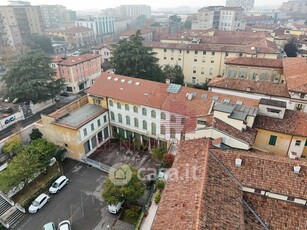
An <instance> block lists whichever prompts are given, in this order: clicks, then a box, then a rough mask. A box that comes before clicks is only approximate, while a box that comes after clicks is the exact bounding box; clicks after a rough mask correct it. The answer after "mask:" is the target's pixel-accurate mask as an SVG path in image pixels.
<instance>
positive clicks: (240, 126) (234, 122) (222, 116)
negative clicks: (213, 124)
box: [213, 111, 246, 131]
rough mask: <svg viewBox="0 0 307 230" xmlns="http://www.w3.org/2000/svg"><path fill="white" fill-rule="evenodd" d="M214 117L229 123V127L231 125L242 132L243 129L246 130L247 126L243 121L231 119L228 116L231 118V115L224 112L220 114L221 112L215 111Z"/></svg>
mask: <svg viewBox="0 0 307 230" xmlns="http://www.w3.org/2000/svg"><path fill="white" fill-rule="evenodd" d="M213 114H214V115H213V116H214V117H216V118H218V119H220V120H222V121H223V122H225V123H227V124H228V125H231V126H232V127H234V128H236V129H238V130H240V131H242V130H243V129H245V128H246V125H245V124H244V123H243V121H240V120H235V119H231V118H229V117H228V116H230V114H229V113H224V112H220V111H214V113H213Z"/></svg>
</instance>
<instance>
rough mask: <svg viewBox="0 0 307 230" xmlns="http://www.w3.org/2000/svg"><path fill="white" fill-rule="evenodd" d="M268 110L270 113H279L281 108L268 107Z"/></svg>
mask: <svg viewBox="0 0 307 230" xmlns="http://www.w3.org/2000/svg"><path fill="white" fill-rule="evenodd" d="M267 111H268V112H270V113H277V114H279V113H280V112H281V110H279V109H271V108H267Z"/></svg>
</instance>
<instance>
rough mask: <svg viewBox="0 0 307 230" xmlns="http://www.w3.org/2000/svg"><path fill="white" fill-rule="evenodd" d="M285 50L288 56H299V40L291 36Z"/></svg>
mask: <svg viewBox="0 0 307 230" xmlns="http://www.w3.org/2000/svg"><path fill="white" fill-rule="evenodd" d="M284 51H285V52H286V54H287V56H288V57H297V51H298V49H297V40H296V39H295V38H291V39H290V40H289V41H288V43H287V44H285V46H284Z"/></svg>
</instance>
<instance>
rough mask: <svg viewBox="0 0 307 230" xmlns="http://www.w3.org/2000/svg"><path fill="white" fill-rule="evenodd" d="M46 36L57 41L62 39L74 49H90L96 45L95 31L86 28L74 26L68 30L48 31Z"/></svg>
mask: <svg viewBox="0 0 307 230" xmlns="http://www.w3.org/2000/svg"><path fill="white" fill-rule="evenodd" d="M46 34H48V35H49V36H50V37H53V38H55V39H59V38H62V39H64V41H65V42H68V43H69V44H70V45H72V46H73V47H74V48H80V47H86V48H90V46H92V45H94V44H95V43H96V39H95V35H94V31H93V30H92V29H90V28H87V27H84V26H74V27H71V28H68V29H66V30H48V31H46Z"/></svg>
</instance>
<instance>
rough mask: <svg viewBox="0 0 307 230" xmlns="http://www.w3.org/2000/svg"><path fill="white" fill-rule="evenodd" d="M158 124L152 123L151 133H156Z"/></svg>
mask: <svg viewBox="0 0 307 230" xmlns="http://www.w3.org/2000/svg"><path fill="white" fill-rule="evenodd" d="M156 133H157V132H156V124H155V123H151V135H156Z"/></svg>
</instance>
